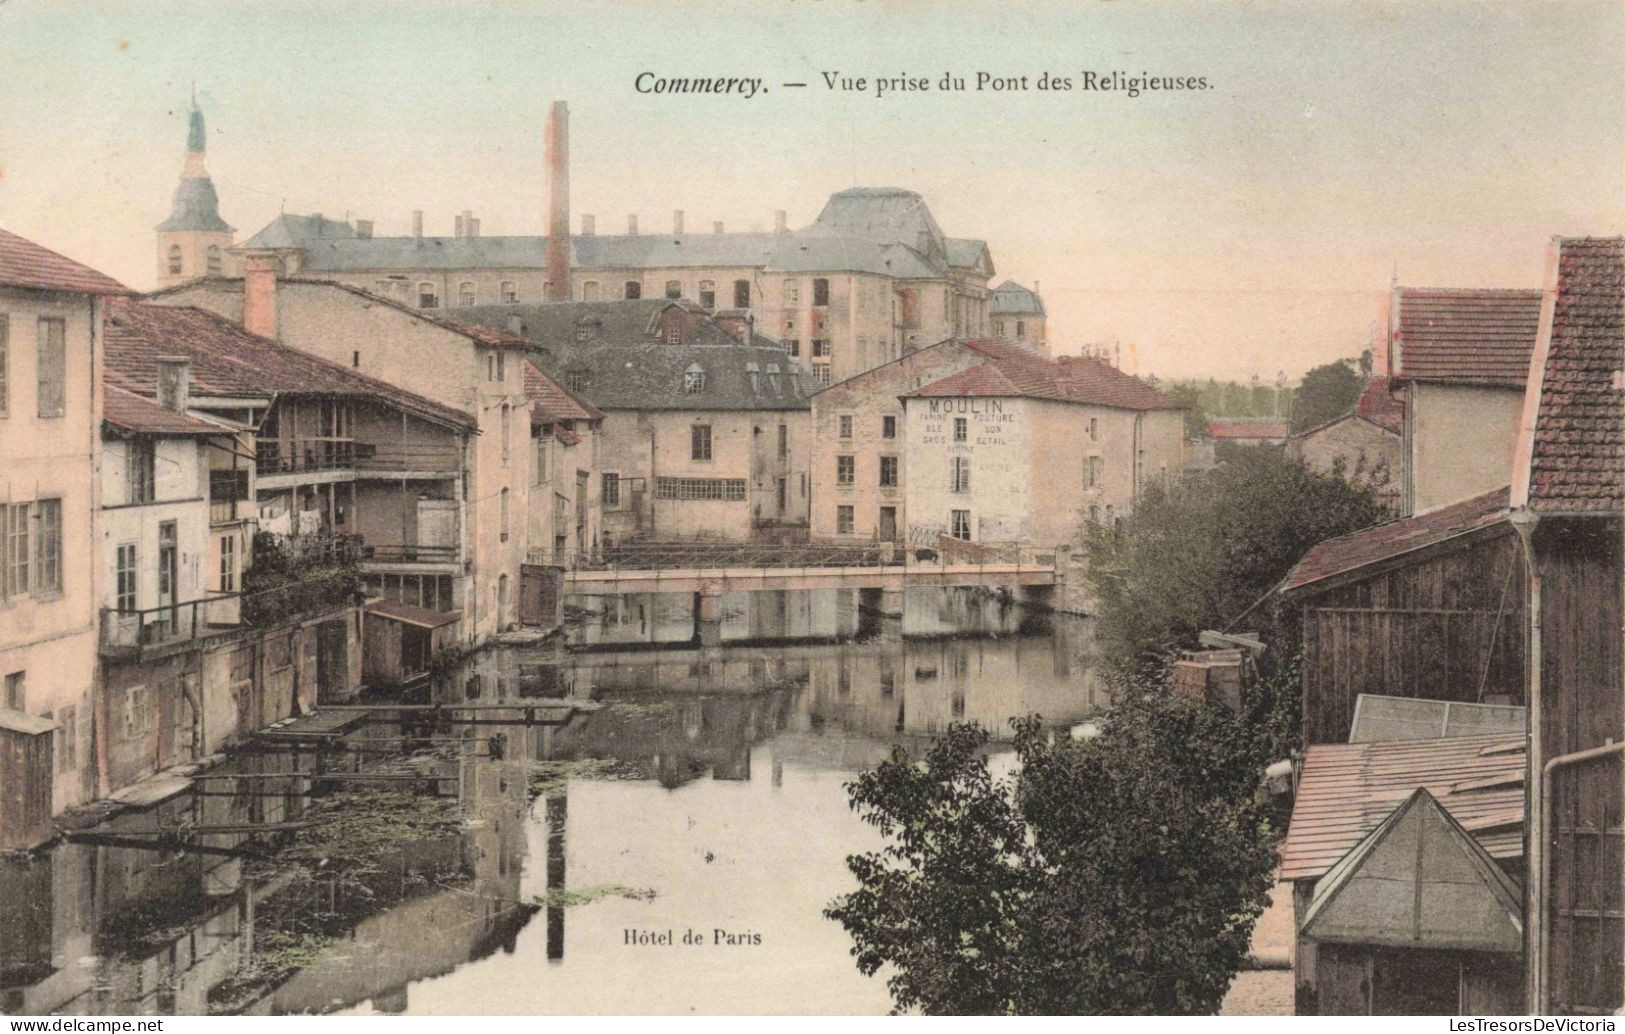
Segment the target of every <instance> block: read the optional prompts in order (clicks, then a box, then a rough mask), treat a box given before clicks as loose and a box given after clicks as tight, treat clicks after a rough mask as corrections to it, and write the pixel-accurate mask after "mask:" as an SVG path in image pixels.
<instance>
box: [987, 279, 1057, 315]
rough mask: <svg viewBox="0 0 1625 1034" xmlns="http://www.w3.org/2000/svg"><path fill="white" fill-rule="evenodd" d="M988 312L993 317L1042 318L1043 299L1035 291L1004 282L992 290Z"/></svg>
mask: <svg viewBox="0 0 1625 1034" xmlns="http://www.w3.org/2000/svg"><path fill="white" fill-rule="evenodd" d="M988 311H989V312H991V313H992V314H993V315H995V316H1042V315H1044V299H1042V298H1040V297H1039V296H1038V292H1037V291H1034V290H1032V289H1031V288H1029V287H1023V286H1022V285H1020V284H1018V283H1016V282H1015V281H1014V280H1006V281H1005V282H1004V283H1002V284H1000V285H999V286H997V287H995V288H994V289H993V291H992V295H991V297H990V298H989V310H988Z"/></svg>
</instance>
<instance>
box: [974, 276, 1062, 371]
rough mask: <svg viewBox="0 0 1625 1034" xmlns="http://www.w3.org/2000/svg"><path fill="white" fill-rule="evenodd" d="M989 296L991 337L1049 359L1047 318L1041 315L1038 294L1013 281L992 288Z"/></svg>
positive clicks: (1042, 301) (1043, 314) (1041, 307)
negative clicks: (1029, 349)
mask: <svg viewBox="0 0 1625 1034" xmlns="http://www.w3.org/2000/svg"><path fill="white" fill-rule="evenodd" d="M990 297H991V299H992V301H991V306H990V310H989V311H990V314H991V317H992V321H993V329H992V332H993V335H994V336H995V337H999V338H1003V339H1004V340H1006V341H1014V342H1015V343H1016V344H1018V345H1025V346H1027V347H1028V348H1031V349H1032V350H1033V351H1035V352H1037V353H1039V354H1040V355H1042V356H1044V357H1045V358H1048V357H1049V354H1050V352H1049V326H1048V320H1049V317H1048V315H1047V314H1046V313H1045V312H1044V299H1043V298H1040V297H1039V296H1038V291H1037V290H1036V289H1031V288H1026V287H1023V286H1021V285H1020V284H1018V283H1016V282H1015V281H1014V280H1006V281H1005V282H1004V283H1002V284H1000V285H999V286H997V287H995V288H994V289H993V293H992V295H991V296H990Z"/></svg>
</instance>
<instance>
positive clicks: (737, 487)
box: [655, 477, 745, 503]
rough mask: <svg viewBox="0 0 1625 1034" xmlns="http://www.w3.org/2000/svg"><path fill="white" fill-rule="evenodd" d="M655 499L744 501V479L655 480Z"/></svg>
mask: <svg viewBox="0 0 1625 1034" xmlns="http://www.w3.org/2000/svg"><path fill="white" fill-rule="evenodd" d="M655 498H656V499H682V500H721V501H723V502H730V503H742V502H744V501H745V479H744V478H666V477H657V478H655Z"/></svg>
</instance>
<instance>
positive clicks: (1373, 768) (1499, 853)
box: [1281, 736, 1528, 880]
mask: <svg viewBox="0 0 1625 1034" xmlns="http://www.w3.org/2000/svg"><path fill="white" fill-rule="evenodd" d="M1527 761H1528V759H1527V757H1526V756H1525V754H1524V740H1523V737H1521V736H1518V737H1506V736H1470V737H1462V738H1460V739H1447V740H1393V741H1384V742H1380V743H1322V744H1315V745H1313V746H1311V747H1309V749H1308V751H1307V752H1305V754H1304V758H1303V768H1302V771H1301V772H1300V774H1299V777H1298V793H1297V801H1296V803H1295V804H1294V805H1293V808H1292V824H1291V826H1290V827H1289V828H1288V830H1287V835H1286V839H1285V840H1284V841H1282V843H1281V879H1283V880H1302V879H1315V878H1318V877H1319V876H1321V875H1322V874H1324V873H1325V872H1326V871H1327V870H1328V869H1330V868H1331V867H1332V866H1333V865H1335V864H1336V863H1337V861H1338V860H1339V859H1341V858H1342V857H1343V856H1344V855H1345V854H1347V853H1348V852H1349V850H1350V849H1351V848H1353V847H1354V846H1355V845H1356V844H1358V843H1359V842H1360V841H1361V840H1362V839H1364V838H1365V836H1366V834H1368V833H1370V832H1371V831H1372V830H1374V829H1376V828H1377V827H1378V826H1379V825H1381V824H1382V822H1383V820H1384V819H1386V818H1387V817H1388V816H1389V814H1390V813H1391V812H1393V810H1394V808H1395V807H1396V806H1398V805H1399V804H1400V803H1401V802H1402V801H1404V800H1405V799H1406V798H1407V797H1409V796H1410V795H1411V794H1412V793H1413V792H1415V791H1416V789H1417V788H1418V787H1421V788H1424V789H1426V790H1427V791H1428V792H1429V793H1430V794H1432V795H1433V796H1434V798H1435V799H1437V800H1438V801H1439V803H1440V804H1442V805H1443V806H1444V808H1445V810H1446V811H1448V812H1449V813H1450V814H1451V816H1452V817H1454V818H1455V820H1456V821H1457V822H1460V823H1461V824H1462V826H1463V827H1464V828H1465V829H1466V830H1467V831H1468V832H1469V833H1471V834H1473V837H1474V839H1476V840H1477V841H1478V842H1479V844H1480V845H1481V846H1483V848H1484V849H1485V851H1487V852H1488V853H1489V855H1490V857H1492V858H1520V857H1522V856H1523V830H1522V825H1523V794H1524V790H1523V773H1524V768H1525V765H1526V764H1527ZM1484 783H1489V784H1491V785H1488V786H1483V785H1475V784H1484Z"/></svg>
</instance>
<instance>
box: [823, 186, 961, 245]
mask: <svg viewBox="0 0 1625 1034" xmlns="http://www.w3.org/2000/svg"><path fill="white" fill-rule="evenodd" d="M817 224H818V225H819V226H822V227H824V228H825V229H828V230H833V231H835V232H836V233H841V234H846V235H848V236H851V237H857V238H859V239H862V240H871V241H875V242H876V243H880V244H891V243H898V242H900V243H903V244H907V245H909V246H910V247H914V248H916V249H919V250H920V251H922V252H926V253H929V252H931V251H933V250H935V251H939V252H941V254H942V256H943V257H944V258H948V257H949V256H948V243H947V238H946V236H945V235H944V234H943V232H942V227H940V226H938V225H937V221H936V219H935V218H934V217H933V216H932V215H931V209H930V208H928V207H926V204H925V198H923V197H921V196H920V195H919V194H916V193H915V192H914V191H912V190H904V189H903V188H901V187H851V188H849V189H847V190H840V191H836V192H835V193H833V194H831V195H830V196H829V200H828V201H826V202H824V210H823V211H821V212H819V213H818V219H817ZM928 244H929V246H927V245H928Z"/></svg>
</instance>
